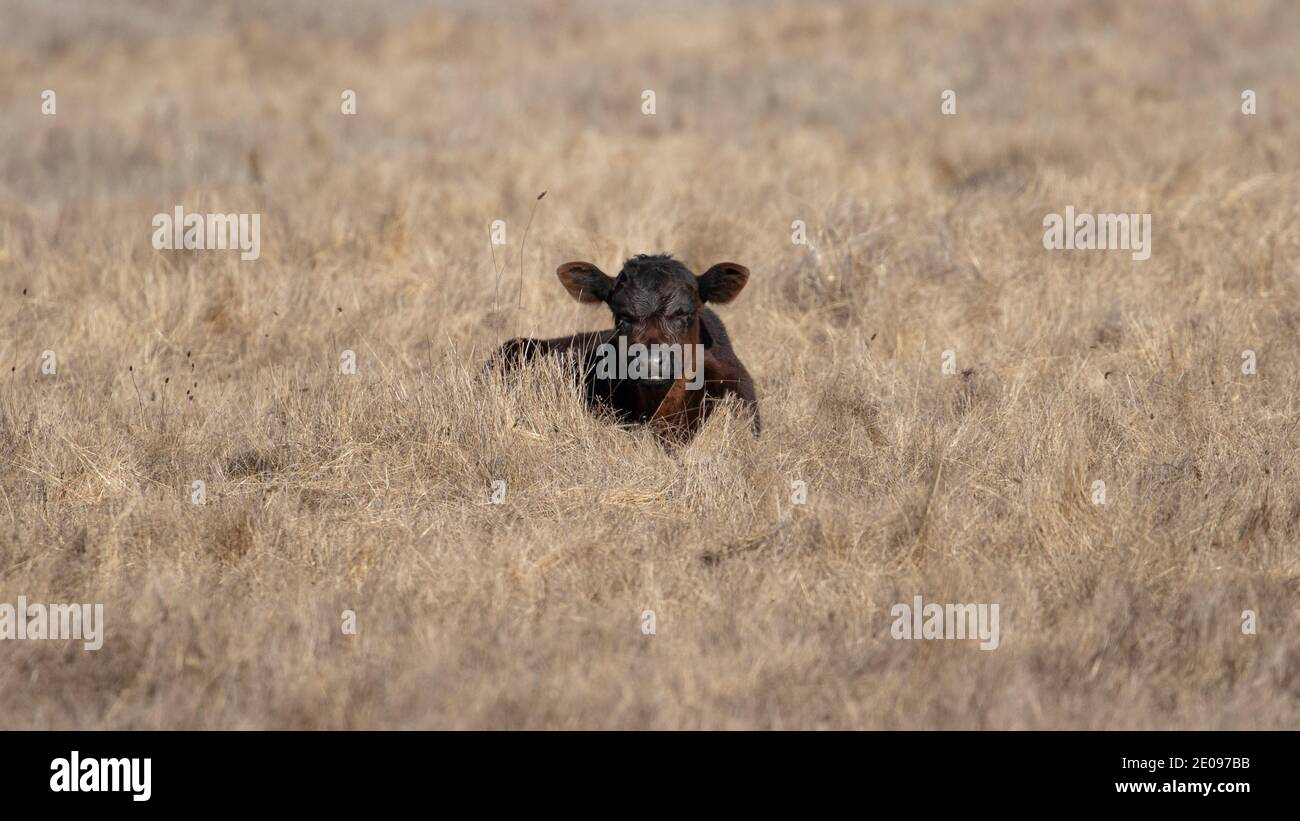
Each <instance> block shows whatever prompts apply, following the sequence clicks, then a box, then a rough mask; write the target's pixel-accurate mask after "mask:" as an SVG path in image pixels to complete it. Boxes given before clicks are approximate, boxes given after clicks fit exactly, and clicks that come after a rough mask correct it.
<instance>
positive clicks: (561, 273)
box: [555, 262, 614, 302]
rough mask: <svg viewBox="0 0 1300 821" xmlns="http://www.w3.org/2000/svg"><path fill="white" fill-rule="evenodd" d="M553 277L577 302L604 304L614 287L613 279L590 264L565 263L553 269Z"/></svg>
mask: <svg viewBox="0 0 1300 821" xmlns="http://www.w3.org/2000/svg"><path fill="white" fill-rule="evenodd" d="M555 275H556V276H557V277H559V278H560V282H562V283H564V288H565V290H567V291H568V292H569V294H570V295H571V296H572V297H573V298H574V299H576V300H578V301H579V302H604V301H605V300H607V299H609V292H610V289H611V288H613V287H614V278H613V277H611V276H609V275H608V274H606V273H605V272H604V271H602V270H600V269H599V268H597V267H596V266H595V265H592V264H591V263H590V262H566V263H564V264H563V265H561V266H560V267H559V268H556V269H555Z"/></svg>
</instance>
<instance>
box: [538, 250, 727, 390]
mask: <svg viewBox="0 0 1300 821" xmlns="http://www.w3.org/2000/svg"><path fill="white" fill-rule="evenodd" d="M555 273H556V275H557V276H558V277H559V278H560V282H561V283H563V285H564V287H565V289H566V290H567V291H568V292H569V294H570V295H572V296H573V298H574V299H576V300H578V301H579V302H588V303H598V302H603V303H605V304H606V305H608V306H609V309H610V311H611V312H612V313H613V314H614V339H615V341H618V340H620V339H621V340H623V341H624V343H625V345H626V346H627V347H629V348H630V347H631V346H633V345H645V346H646V347H647V348H650V346H652V345H654V346H661V347H667V346H673V347H674V351H675V354H676V355H677V356H678V357H679V358H684V357H685V356H686V352H687V350H688V349H689V351H690V353H691V354H694V353H695V352H696V351H697V350H698V349H697V348H696V347H695V346H697V345H700V344H701V343H702V342H704V341H705V340H703V339H702V338H701V336H702V334H701V325H700V306H702V305H703V304H704V303H706V302H730V301H731V300H732V299H734V298H735V297H736V294H738V293H740V290H741V289H742V288H744V287H745V283H746V282H747V281H748V279H749V269H748V268H746V267H745V266H743V265H737V264H736V263H734V262H719V263H718V264H717V265H714V266H713V267H711V268H709V270H707V271H705V272H704V273H703V274H700V275H699V276H695V275H694V274H692V273H691V271H690V269H689V268H687V267H686V266H685V265H683V264H681V263H680V262H678V261H677V260H675V259H673V258H672V257H670V256H668V255H666V254H664V255H656V256H649V255H646V254H638V255H636V256H634V257H632V258H631V259H629V260H628V261H627V262H625V263H623V270H622V271H619V274H618V276H617V277H611V276H609V275H607V274H606V273H605V272H603V271H601V270H600V269H599V268H597V267H596V266H595V265H592V264H591V263H590V262H566V263H564V264H563V265H561V266H560V267H559V268H557V269H556V271H555ZM653 350H654V349H652V352H651V354H650V357H651V364H652V367H651V369H650V370H651V373H653V374H654V375H655V376H656V378H655V379H652V380H646V381H650V382H653V383H657V384H664V383H667V382H671V381H672V379H671V378H666V377H664V373H665V369H664V368H663V367H661V366H662V364H663V361H662V360H660V359H658V358H656V356H655V354H654V353H653ZM690 361H692V362H693V361H695V360H694V359H691V360H690ZM672 370H673V371H674V372H676V371H681V370H682V368H681V367H677V368H673V369H672Z"/></svg>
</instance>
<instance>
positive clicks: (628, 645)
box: [0, 0, 1300, 728]
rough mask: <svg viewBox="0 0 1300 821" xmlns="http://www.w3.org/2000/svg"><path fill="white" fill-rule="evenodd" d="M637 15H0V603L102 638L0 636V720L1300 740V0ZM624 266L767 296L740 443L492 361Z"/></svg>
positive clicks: (542, 10)
mask: <svg viewBox="0 0 1300 821" xmlns="http://www.w3.org/2000/svg"><path fill="white" fill-rule="evenodd" d="M326 5H328V4H326ZM340 5H343V4H340ZM652 5H653V6H654V9H655V10H653V11H648V10H638V9H637V4H632V3H628V2H621V1H620V2H615V3H596V2H594V0H593V2H591V3H586V2H574V3H533V4H530V5H528V6H526V7H520V6H518V5H517V4H509V5H500V6H497V5H488V6H483V5H478V4H475V5H470V4H461V3H454V4H450V5H447V6H445V7H441V8H438V9H436V10H429V9H427V8H422V7H419V6H416V5H414V4H407V3H394V4H392V5H388V6H382V7H381V6H370V5H362V6H358V5H356V4H346V8H348V9H351V10H350V11H329V10H326V11H321V10H319V9H320V7H321V6H322V4H318V3H314V2H307V0H301V2H298V1H297V0H295V2H286V3H277V4H275V8H274V10H272V11H257V10H255V9H254V8H253V4H245V3H227V4H221V5H216V4H209V3H206V2H202V3H200V2H176V3H170V4H167V8H168V9H170V11H167V12H164V11H163V10H162V8H163V7H162V6H160V5H157V4H152V3H137V4H117V3H114V4H109V7H111V11H110V8H109V7H105V6H103V5H102V4H95V3H90V2H85V3H60V4H56V5H55V6H47V4H45V3H43V2H41V1H40V0H18V1H17V2H10V3H9V4H7V5H6V8H5V11H4V12H3V15H4V16H5V18H6V23H7V24H6V25H3V26H0V46H2V47H0V114H2V116H0V277H2V289H3V290H2V293H3V299H0V323H2V325H0V362H3V364H4V367H3V377H2V378H0V385H2V386H3V387H2V388H0V601H7V602H11V603H12V602H14V601H15V600H16V597H17V596H18V595H26V596H27V597H28V598H29V599H32V600H44V601H93V602H103V603H104V604H105V611H106V616H105V617H106V620H107V627H108V634H107V641H106V643H105V646H104V648H103V649H102V650H100V651H99V652H97V653H89V652H84V651H82V650H81V649H80V644H79V643H66V644H65V643H61V642H17V641H7V642H3V643H0V724H2V725H4V726H7V727H60V728H62V727H78V728H106V727H129V728H152V727H166V728H181V727H204V728H206V727H239V728H252V727H290V728H317V727H345V728H351V727H381V728H382V727H593V728H600V727H687V728H690V727H721V728H741V727H780V728H790V727H816V728H821V727H876V728H903V727H908V728H953V727H967V728H1052V727H1088V728H1126V727H1137V728H1148V727H1175V728H1181V727H1207V728H1226V727H1243V728H1247V727H1266V728H1268V727H1290V728H1295V727H1297V726H1300V647H1298V642H1297V627H1298V624H1297V595H1298V594H1300V547H1298V546H1300V456H1298V455H1297V453H1298V451H1300V448H1298V447H1297V444H1298V443H1300V427H1298V420H1300V407H1298V403H1297V398H1298V397H1300V378H1298V376H1297V374H1298V373H1300V341H1298V340H1300V313H1298V312H1300V284H1298V280H1300V277H1298V276H1297V268H1298V266H1300V204H1298V203H1300V173H1298V166H1297V158H1296V153H1295V147H1296V146H1297V145H1298V144H1300V85H1298V84H1297V83H1296V82H1295V78H1296V77H1297V76H1300V52H1298V51H1297V50H1296V48H1295V45H1296V42H1297V39H1298V35H1300V9H1298V8H1297V6H1296V4H1294V3H1291V2H1286V0H1278V2H1234V3H1227V2H1225V3H1206V2H1188V3H1180V4H1174V5H1171V6H1166V5H1165V4H1132V3H1125V2H1095V3H1086V4H1083V3H1080V4H1069V5H1057V4H1040V3H1025V4H1023V5H1019V6H1013V5H1012V4H1008V3H1006V2H1004V0H980V2H970V3H963V4H947V3H935V4H912V3H902V2H899V3H888V2H885V3H873V4H871V5H869V6H867V5H857V4H852V5H839V4H828V5H818V6H815V7H811V8H808V7H805V4H794V3H790V4H775V3H752V4H745V5H744V7H743V9H742V8H741V7H740V6H733V5H730V4H726V5H713V4H705V3H698V2H690V3H677V2H671V3H655V4H652ZM70 9H71V12H72V13H69V10H70ZM45 88H51V89H54V90H56V92H57V94H58V114H57V115H56V116H53V117H48V116H42V115H41V114H40V111H39V104H40V100H39V94H40V91H41V90H42V89H45ZM345 88H350V89H355V90H356V92H357V95H358V109H359V113H358V114H357V115H356V116H355V117H345V116H343V115H341V114H340V112H339V100H340V93H341V91H342V90H343V89H345ZM646 88H649V89H654V90H655V91H656V92H657V95H658V99H657V105H658V113H657V114H656V115H655V116H653V117H646V116H643V115H642V114H641V113H640V105H641V91H642V90H643V89H646ZM946 88H951V89H954V90H956V91H957V95H958V97H957V104H958V113H957V115H956V116H952V117H945V116H942V115H941V114H940V112H939V103H940V93H941V92H942V90H943V89H946ZM1245 88H1251V89H1254V90H1255V91H1256V92H1257V93H1258V95H1259V113H1258V114H1257V115H1255V116H1253V117H1248V116H1244V115H1242V114H1241V112H1240V94H1241V91H1242V89H1245ZM542 190H547V191H548V192H549V194H548V196H547V198H546V199H545V200H544V201H543V202H542V203H541V204H540V206H539V208H538V213H537V217H536V220H535V221H534V223H533V225H532V230H531V233H530V235H529V239H528V244H527V247H526V249H525V250H524V251H523V256H522V260H523V266H522V267H523V272H524V278H523V293H522V302H523V308H522V309H521V310H515V309H514V305H515V301H516V300H517V299H518V298H519V297H518V294H517V289H518V288H519V284H520V277H519V273H520V267H519V260H520V246H519V240H520V237H521V234H522V229H523V225H524V223H525V222H526V220H527V218H528V214H529V212H530V209H531V208H532V207H533V205H534V198H535V197H536V195H537V193H538V192H540V191H542ZM177 204H182V205H184V206H185V208H186V209H188V210H191V211H208V210H220V211H249V212H258V213H261V214H262V220H263V222H262V257H261V259H260V260H259V261H257V262H248V263H240V262H239V261H238V258H237V255H236V254H234V253H228V252H178V253H169V252H157V251H155V250H153V248H152V247H151V246H150V236H151V228H150V219H151V217H152V215H153V214H154V213H156V212H160V211H170V210H171V209H172V208H173V207H174V206H175V205H177ZM1067 205H1073V206H1075V207H1076V208H1078V209H1080V210H1087V211H1149V212H1151V213H1152V214H1153V221H1154V243H1153V248H1154V253H1153V255H1152V258H1151V259H1150V260H1149V261H1147V262H1144V263H1138V262H1133V261H1131V260H1130V258H1129V254H1128V253H1126V252H1093V253H1070V252H1064V251H1061V252H1048V251H1045V250H1043V248H1042V245H1041V236H1042V228H1041V221H1042V218H1043V215H1044V214H1046V213H1048V212H1059V211H1061V210H1062V209H1064V207H1065V206H1067ZM495 219H503V220H506V221H507V223H508V231H509V234H508V236H509V244H508V245H507V246H506V247H505V248H504V249H499V250H500V251H501V253H499V254H498V257H497V263H498V265H500V266H504V274H503V276H502V277H501V288H500V290H501V294H500V297H499V298H498V297H496V296H494V290H495V280H496V276H497V275H496V273H495V272H494V268H493V262H492V258H491V256H490V255H489V246H488V243H487V231H488V225H489V223H491V222H492V221H493V220H495ZM795 219H802V220H805V221H806V222H807V224H808V226H809V231H810V234H811V237H812V239H813V241H814V243H815V245H816V251H815V252H814V251H810V250H809V249H807V248H801V247H796V246H793V245H792V244H791V242H790V225H791V222H792V220H795ZM640 251H646V252H657V251H670V252H673V253H675V254H676V255H677V256H679V257H680V258H682V259H684V260H685V261H686V262H687V264H688V265H690V266H692V267H693V268H695V269H696V270H702V269H703V268H704V267H706V266H707V265H709V264H711V263H714V262H718V261H720V260H723V259H733V260H735V261H737V262H740V263H743V264H745V265H748V266H749V267H750V268H751V269H752V270H753V272H754V275H753V277H752V279H751V281H750V285H749V288H748V289H747V290H746V291H745V292H744V293H743V294H742V295H741V296H740V298H739V299H738V300H737V301H736V303H734V304H733V305H731V306H727V307H726V308H724V309H722V311H721V313H722V314H723V317H724V319H725V320H726V322H727V323H728V325H729V327H730V330H731V332H732V336H733V338H734V340H735V342H736V347H737V350H738V351H739V352H740V354H741V356H742V357H743V358H744V359H745V361H746V363H747V364H748V365H749V368H750V370H751V371H752V372H753V374H754V376H755V379H756V381H757V384H758V387H759V391H760V398H761V402H762V411H763V418H764V423H765V426H766V427H765V431H764V435H763V437H762V438H761V439H760V440H758V441H755V440H753V439H752V438H751V437H750V435H749V434H748V432H747V429H746V426H745V423H744V420H743V418H742V417H741V416H740V415H739V414H736V413H730V414H724V415H723V416H721V417H719V418H717V419H715V420H714V421H712V422H711V423H710V425H709V426H708V428H707V429H706V430H705V431H704V433H703V434H702V436H701V437H700V438H699V439H698V440H697V441H696V442H695V443H693V444H692V445H691V446H690V447H689V448H686V449H684V450H680V451H676V452H667V451H665V450H663V449H662V448H660V447H659V446H658V445H656V444H655V443H654V442H653V441H652V440H651V439H650V438H649V436H648V435H647V434H645V433H644V432H640V433H638V432H627V431H622V430H618V429H615V428H612V427H610V426H609V425H607V424H605V423H603V422H601V421H600V420H598V419H593V418H591V417H590V416H589V415H588V414H587V413H586V412H585V411H584V410H583V408H582V407H581V405H580V404H579V402H578V401H577V399H576V398H575V396H574V395H573V393H572V391H570V390H569V389H568V388H567V387H566V386H565V384H564V383H563V382H562V381H561V380H560V379H559V378H558V377H556V375H555V374H554V373H553V372H551V371H548V370H546V369H544V368H539V369H536V370H534V371H531V372H529V373H527V374H525V375H524V378H523V379H522V381H521V382H519V383H517V384H505V385H503V384H501V383H500V382H498V381H492V380H487V381H484V380H481V379H479V377H478V373H477V367H478V364H479V363H480V362H481V360H482V359H483V357H484V355H485V353H486V352H487V351H488V350H489V349H490V348H491V346H493V345H494V344H496V343H497V342H498V341H500V340H501V339H504V338H505V337H508V336H513V335H516V334H520V333H530V334H538V335H552V334H559V333H564V332H570V331H572V330H577V329H580V328H585V327H595V326H597V325H599V324H601V323H603V322H605V320H606V317H605V316H604V315H603V314H602V313H601V312H600V311H597V310H595V309H588V308H583V307H580V306H577V305H576V304H574V303H573V302H572V301H570V300H569V299H568V298H567V296H566V295H565V294H564V293H563V290H562V288H560V286H559V285H558V283H557V282H556V281H555V278H554V276H553V274H552V273H551V272H552V271H553V270H554V268H555V266H556V265H557V264H559V263H561V262H563V261H566V260H569V259H590V260H592V261H594V262H597V263H598V264H600V265H602V266H605V267H607V268H612V267H616V266H617V264H618V262H619V261H620V260H621V259H622V258H623V257H624V256H626V255H628V254H630V253H635V252H640ZM24 289H26V293H25V294H23V290H24ZM343 349H352V350H355V351H356V352H357V355H358V373H357V374H356V375H354V376H345V375H340V374H339V373H338V370H339V369H338V357H339V352H340V351H342V350H343ZM1246 349H1250V350H1253V351H1255V352H1256V353H1257V356H1258V362H1259V369H1258V374H1257V375H1254V376H1250V375H1244V374H1242V372H1241V369H1240V364H1241V352H1242V351H1243V350H1246ZM45 350H52V351H55V352H56V355H57V356H58V362H59V368H58V374H57V376H54V377H51V376H45V375H42V374H41V373H40V370H39V365H40V359H39V357H40V355H41V352H42V351H45ZM944 350H952V351H954V352H955V353H956V356H957V363H958V366H959V368H960V369H961V370H962V371H963V373H962V374H960V375H957V376H944V375H943V374H941V372H940V354H941V352H942V351H944ZM11 367H12V368H14V370H12V371H11ZM187 392H189V393H190V394H191V395H193V396H194V397H195V399H193V400H190V399H189V398H188V397H187ZM196 479H202V480H204V481H206V482H207V493H208V504H207V505H206V506H202V507H200V506H195V505H192V504H190V503H189V497H190V483H191V482H192V481H194V480H196ZM493 479H504V480H506V482H507V483H508V485H507V486H508V495H507V499H506V503H505V504H503V505H492V504H489V503H488V497H489V485H490V482H491V481H492V480H493ZM795 479H801V480H803V481H805V482H806V483H807V485H808V503H807V504H806V505H805V506H804V507H792V506H791V505H790V504H789V503H788V496H789V493H790V483H791V481H792V480H795ZM1097 479H1101V480H1103V481H1105V482H1106V485H1107V504H1106V505H1105V506H1104V507H1103V506H1097V505H1094V504H1092V503H1091V498H1090V497H1091V486H1092V482H1093V481H1094V480H1097ZM915 594H921V595H923V596H924V597H925V598H926V599H927V600H932V601H939V602H944V601H947V602H997V603H1000V605H1001V614H1002V631H1001V632H1002V637H1001V646H1000V648H999V649H997V650H996V651H992V652H981V651H980V650H978V649H977V648H976V646H975V645H974V644H972V643H968V642H895V641H893V640H891V639H890V638H889V625H890V621H891V620H890V616H889V608H890V606H891V605H892V604H894V603H895V602H908V601H911V597H912V596H913V595H915ZM344 609H353V610H355V611H356V613H357V617H358V626H359V633H358V635H356V636H355V637H350V636H345V635H343V634H342V631H341V629H340V624H341V617H340V614H341V611H343V610H344ZM645 609H652V610H654V611H655V613H656V615H657V621H658V624H657V635H654V636H644V635H642V633H641V630H640V626H641V621H640V617H641V613H642V611H643V610H645ZM1245 609H1252V610H1255V611H1256V612H1257V613H1258V617H1259V634H1258V635H1256V636H1245V635H1242V631H1241V629H1240V625H1241V612H1242V611H1243V610H1245Z"/></svg>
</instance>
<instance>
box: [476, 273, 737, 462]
mask: <svg viewBox="0 0 1300 821" xmlns="http://www.w3.org/2000/svg"><path fill="white" fill-rule="evenodd" d="M555 273H556V275H558V276H559V278H560V282H561V283H563V284H564V287H565V288H566V289H568V291H569V293H570V294H572V295H573V298H574V299H576V300H578V301H579V302H590V303H597V302H603V303H605V304H606V305H608V306H609V309H610V311H612V312H613V314H614V328H613V329H611V330H608V331H589V332H587V333H580V334H574V335H573V336H564V337H560V338H558V339H525V338H516V339H511V340H510V341H509V342H506V343H505V344H504V345H502V346H501V347H500V348H499V349H498V350H497V352H496V355H495V356H494V357H493V361H492V364H494V365H495V366H497V367H501V368H506V369H509V368H513V367H517V366H518V365H519V364H521V363H522V362H525V361H527V360H529V359H532V358H533V357H535V356H538V355H540V354H556V353H565V352H568V353H570V354H572V358H571V360H570V361H572V362H573V363H574V365H575V367H576V369H577V372H576V374H575V375H576V376H577V377H578V378H580V379H581V381H582V385H583V388H584V392H585V395H586V398H587V403H588V405H589V406H591V407H592V408H605V409H607V410H609V411H610V412H612V413H613V414H614V415H615V417H617V418H618V419H619V420H620V421H622V422H625V423H636V424H648V425H650V426H651V427H652V428H654V429H655V430H656V431H657V432H658V433H660V434H662V435H664V436H666V437H667V438H670V439H675V440H678V441H683V442H684V441H689V440H690V439H691V438H692V437H693V436H694V435H695V433H696V432H697V431H698V430H699V429H700V426H701V425H702V424H703V423H704V420H705V419H706V418H707V417H708V415H709V413H710V411H711V409H712V407H713V406H714V405H715V404H716V403H717V401H718V400H720V399H722V398H723V397H725V396H727V395H728V394H735V395H736V396H737V397H739V399H740V400H741V402H742V403H743V404H744V406H745V407H746V408H747V409H748V410H749V411H750V413H751V414H752V415H753V423H754V433H755V435H757V434H758V431H759V419H758V397H757V395H756V394H755V393H754V381H753V380H752V379H750V376H749V372H748V371H746V370H745V366H744V365H742V364H741V363H740V359H739V358H737V356H736V354H735V352H734V351H733V350H732V349H731V339H730V338H729V337H728V336H727V329H726V328H725V327H723V324H722V320H721V319H719V318H718V315H717V314H715V313H714V312H713V311H711V310H710V309H708V308H706V307H704V304H705V303H707V302H714V303H725V302H730V301H731V300H732V299H735V297H736V295H737V294H739V293H740V290H741V289H742V288H744V287H745V282H746V281H747V280H748V279H749V269H747V268H745V267H744V266H743V265H737V264H735V263H734V262H721V263H718V264H717V265H714V266H713V267H712V268H710V269H709V270H707V271H705V272H704V273H703V274H700V275H699V276H696V275H695V274H692V273H691V272H690V270H689V269H688V268H687V267H686V266H685V265H683V264H682V263H680V262H678V261H677V260H675V259H673V258H672V257H671V256H668V255H657V256H647V255H645V254H638V255H637V256H635V257H633V258H631V259H629V260H628V261H627V262H625V263H623V270H622V271H620V272H619V274H618V276H617V277H611V276H609V275H608V274H606V273H604V272H603V271H601V270H600V269H599V268H597V267H596V266H595V265H592V264H591V263H590V262H566V263H565V264H563V265H561V266H560V267H559V268H558V269H557V270H556V272H555ZM629 355H630V356H631V357H632V360H631V361H629V360H628V356H629Z"/></svg>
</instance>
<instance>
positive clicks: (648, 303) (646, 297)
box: [608, 257, 700, 345]
mask: <svg viewBox="0 0 1300 821" xmlns="http://www.w3.org/2000/svg"><path fill="white" fill-rule="evenodd" d="M608 304H609V309H610V311H611V312H612V313H613V314H614V331H615V333H616V335H618V336H625V337H627V344H628V345H635V344H638V343H639V344H642V345H652V344H656V343H658V344H677V345H694V344H696V343H697V342H699V313H700V291H699V286H698V285H697V284H696V279H695V275H694V274H692V273H691V272H690V271H689V270H688V269H687V268H686V266H685V265H682V264H681V263H680V262H677V261H676V260H673V259H664V258H657V257H649V258H644V259H643V258H639V257H637V258H633V259H630V260H628V261H627V263H626V264H625V265H624V266H623V270H622V271H620V272H619V275H618V277H617V278H616V279H615V280H614V287H613V288H612V289H611V291H610V294H609V299H608Z"/></svg>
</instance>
